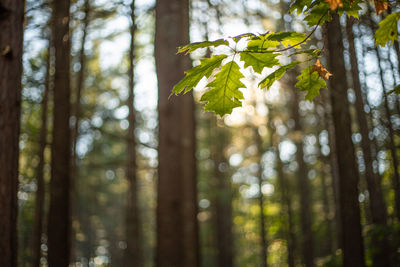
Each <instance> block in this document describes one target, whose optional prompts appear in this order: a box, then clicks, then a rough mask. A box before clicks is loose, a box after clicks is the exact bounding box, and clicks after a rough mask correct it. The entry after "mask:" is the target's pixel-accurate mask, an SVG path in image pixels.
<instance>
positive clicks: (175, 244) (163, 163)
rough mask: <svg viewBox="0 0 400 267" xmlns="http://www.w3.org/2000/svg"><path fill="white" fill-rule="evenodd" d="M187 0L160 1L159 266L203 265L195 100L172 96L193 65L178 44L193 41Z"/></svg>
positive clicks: (157, 46)
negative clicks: (197, 179) (195, 158)
mask: <svg viewBox="0 0 400 267" xmlns="http://www.w3.org/2000/svg"><path fill="white" fill-rule="evenodd" d="M188 10H189V3H188V1H187V0H171V1H161V0H159V1H157V2H156V35H155V57H156V69H157V75H158V93H159V95H158V99H159V100H158V114H159V146H158V155H159V156H158V160H159V164H158V185H157V192H158V199H157V248H156V266H158V267H160V266H175V267H180V266H193V267H196V266H198V265H199V254H198V233H197V232H198V231H197V200H196V198H197V195H196V168H195V161H194V157H195V155H194V151H195V140H194V114H193V112H194V109H193V107H194V104H193V99H192V95H191V94H187V95H186V96H183V97H182V96H181V97H173V98H171V99H168V97H169V95H170V94H171V90H172V88H173V86H174V85H175V84H176V83H177V82H178V81H179V80H180V79H181V78H182V76H183V73H184V71H185V69H187V68H188V67H189V65H190V64H189V63H190V62H189V59H188V58H187V57H186V58H184V57H183V56H176V48H177V47H178V46H180V45H183V44H186V43H188V42H189V13H188V12H189V11H188Z"/></svg>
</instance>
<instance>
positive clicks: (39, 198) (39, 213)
mask: <svg viewBox="0 0 400 267" xmlns="http://www.w3.org/2000/svg"><path fill="white" fill-rule="evenodd" d="M51 47H52V45H51V41H49V49H48V54H47V65H46V78H45V89H44V92H43V98H42V114H41V117H42V125H41V128H40V140H39V164H38V166H37V177H36V183H37V189H36V194H35V214H34V226H33V237H32V264H33V266H34V267H39V266H40V257H41V244H42V241H41V240H42V233H43V217H44V200H45V199H44V198H45V184H44V161H45V158H44V151H45V149H46V145H47V117H48V116H47V109H48V98H49V91H50V65H51V63H50V62H51Z"/></svg>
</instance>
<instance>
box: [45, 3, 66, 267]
mask: <svg viewBox="0 0 400 267" xmlns="http://www.w3.org/2000/svg"><path fill="white" fill-rule="evenodd" d="M53 5H54V6H53V22H54V25H53V38H54V39H53V41H54V47H55V73H54V117H53V142H52V153H51V181H50V209H49V218H48V247H49V249H48V262H49V266H50V267H63V266H68V263H69V259H70V244H71V235H70V233H71V216H70V213H71V210H70V171H69V170H68V167H69V166H70V161H71V139H70V137H71V136H70V133H71V131H70V127H69V119H70V102H69V101H70V77H69V73H70V33H69V19H70V13H69V7H70V1H69V0H59V1H54V2H53Z"/></svg>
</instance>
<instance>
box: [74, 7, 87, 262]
mask: <svg viewBox="0 0 400 267" xmlns="http://www.w3.org/2000/svg"><path fill="white" fill-rule="evenodd" d="M84 13H85V17H84V18H83V29H82V39H81V47H80V51H79V64H80V70H79V72H78V79H77V80H76V95H75V103H74V106H73V112H74V118H75V123H74V127H73V128H72V133H71V140H72V155H71V170H70V171H71V185H70V188H71V189H70V191H71V200H70V201H71V220H74V219H76V211H75V209H74V207H75V201H76V199H77V194H78V192H77V188H76V187H75V185H76V182H77V180H78V177H79V170H78V158H77V155H76V144H77V142H78V138H79V123H80V120H81V116H82V114H81V96H82V91H83V87H84V82H85V71H86V54H85V44H86V39H87V32H88V27H89V22H90V18H89V16H90V0H85V3H84ZM76 230H77V229H74V228H71V238H72V241H71V259H73V258H74V256H75V255H74V254H75V242H73V240H74V236H75V231H76Z"/></svg>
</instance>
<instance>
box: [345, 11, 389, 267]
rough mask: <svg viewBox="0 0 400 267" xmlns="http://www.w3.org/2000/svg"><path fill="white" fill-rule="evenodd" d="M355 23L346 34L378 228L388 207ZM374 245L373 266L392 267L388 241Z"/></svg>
mask: <svg viewBox="0 0 400 267" xmlns="http://www.w3.org/2000/svg"><path fill="white" fill-rule="evenodd" d="M353 23H354V18H349V19H348V21H347V26H346V32H347V39H348V42H349V53H350V62H351V74H352V80H353V90H354V92H355V94H356V110H357V119H358V125H359V127H360V133H361V136H362V138H361V148H362V151H363V156H364V162H365V179H366V181H367V187H368V192H369V196H370V197H369V199H370V212H371V219H372V223H373V224H375V225H377V226H379V225H380V226H385V225H386V221H387V213H386V205H385V202H384V199H383V194H382V189H381V185H380V183H379V178H378V177H377V174H375V173H374V170H373V167H372V165H373V158H372V151H371V142H370V140H369V129H368V122H367V118H366V115H365V113H364V105H365V103H364V101H363V96H362V93H361V83H360V79H359V72H358V64H357V57H356V49H355V46H354V35H353ZM374 244H375V245H376V246H377V247H378V249H376V250H374V253H373V265H374V266H376V267H378V266H382V267H383V266H390V258H391V257H390V249H389V248H388V240H387V237H386V236H385V237H384V238H381V239H377V240H375V241H374Z"/></svg>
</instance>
